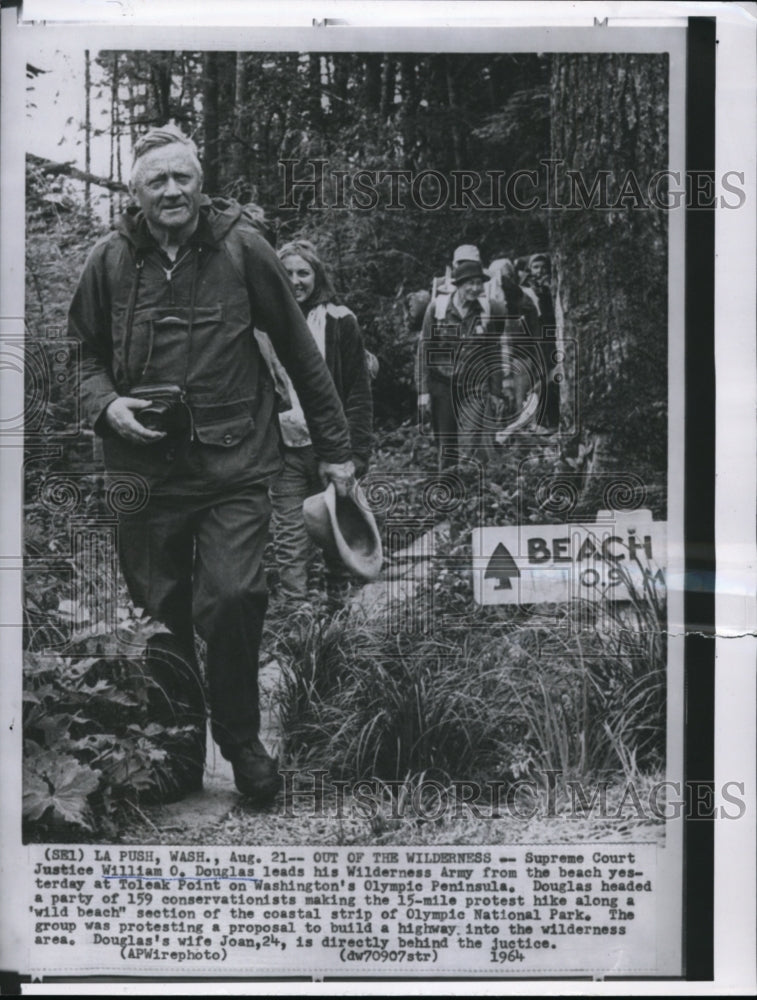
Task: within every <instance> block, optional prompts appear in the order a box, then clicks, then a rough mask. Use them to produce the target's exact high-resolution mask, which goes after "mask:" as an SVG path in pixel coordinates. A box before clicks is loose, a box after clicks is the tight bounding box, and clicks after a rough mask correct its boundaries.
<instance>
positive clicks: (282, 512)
mask: <svg viewBox="0 0 757 1000" xmlns="http://www.w3.org/2000/svg"><path fill="white" fill-rule="evenodd" d="M278 255H279V260H280V261H281V263H282V264H283V265H284V270H285V271H286V273H287V274H288V276H289V280H290V282H291V284H292V289H293V291H294V297H295V299H296V300H297V304H298V305H299V307H300V310H301V312H302V315H303V316H304V318H305V321H306V323H307V326H308V329H309V330H310V335H311V338H312V340H313V342H314V343H315V345H316V347H317V348H318V351H319V353H320V355H321V356H322V357H323V358H324V359H325V361H326V366H327V368H328V369H329V371H330V373H331V377H332V378H333V380H334V385H335V386H336V391H337V393H338V394H339V398H340V399H341V401H342V406H343V407H344V412H345V415H346V417H347V423H348V424H349V431H350V447H351V458H352V462H353V464H354V466H355V472H356V475H358V476H360V475H362V473H363V472H365V470H366V468H367V466H368V459H369V457H370V451H371V437H372V425H373V403H372V396H371V378H370V372H369V357H368V355H367V352H366V351H365V348H364V345H363V337H362V334H361V333H360V327H359V325H358V321H357V319H356V318H355V314H354V313H352V312H351V311H350V310H349V309H348V308H347V307H346V306H344V305H339V304H338V303H337V296H336V294H335V292H334V287H333V285H332V283H331V280H330V278H329V275H328V272H327V270H326V267H325V265H324V263H323V261H322V260H321V258H320V257H319V255H318V252H317V250H316V248H315V247H314V246H313V244H312V243H310V242H309V241H308V240H295V241H293V242H291V243H287V244H286V245H285V246H283V247H282V248H281V249H280V250H279V252H278ZM284 378H285V380H286V388H287V390H288V394H289V400H290V402H291V406H290V407H289V408H288V409H285V410H283V411H282V412H280V413H279V425H280V427H281V437H282V442H283V452H284V467H283V469H282V471H281V474H280V475H279V477H278V479H277V480H276V481H275V483H274V484H273V486H272V488H271V501H272V504H273V534H274V547H275V552H276V562H277V565H278V571H279V596H280V597H281V598H282V599H283V601H284V603H285V606H289V605H291V606H292V607H296V608H301V607H303V606H304V604H305V602H306V601H307V599H308V597H309V596H312V597H317V591H316V588H315V587H313V586H312V584H313V582H314V581H313V579H312V572H313V569H314V568H315V565H316V563H317V560H316V550H315V547H314V546H313V543H312V542H311V540H310V538H309V537H308V533H307V531H306V529H305V523H304V520H303V514H302V504H303V501H304V500H305V498H306V497H310V496H312V495H313V494H316V493H318V492H319V491H320V490H322V489H323V482H322V480H321V477H320V476H319V474H318V459H317V455H316V453H315V451H314V448H313V443H312V441H311V439H310V432H309V430H308V425H307V423H306V421H305V415H304V414H303V412H302V407H301V406H300V403H299V400H298V398H297V393H296V391H295V390H294V388H293V386H292V385H291V380H290V379H289V378H288V376H287V375H286V373H284ZM325 561H326V574H325V576H326V579H325V584H326V593H327V597H328V600H329V604H330V605H331V607H332V608H336V607H338V606H340V605H341V604H343V603H344V600H345V598H346V595H347V593H348V592H349V581H350V575H349V572H348V571H347V570H346V568H345V566H344V564H343V563H342V562H341V560H339V559H338V558H333V557H330V555H329V554H328V553H327V555H326V560H325Z"/></svg>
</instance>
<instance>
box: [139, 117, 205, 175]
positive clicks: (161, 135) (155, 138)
mask: <svg viewBox="0 0 757 1000" xmlns="http://www.w3.org/2000/svg"><path fill="white" fill-rule="evenodd" d="M174 144H178V145H180V146H186V147H187V149H188V150H189V152H190V153H191V154H192V157H193V159H194V161H195V165H196V166H197V171H198V173H199V174H200V176H202V166H201V164H200V157H199V154H198V152H197V146H195V144H194V142H193V140H192V139H190V138H189V136H188V135H184V133H183V132H182V131H181V129H180V128H179V127H178V125H173V124H169V125H163V126H161V127H160V128H151V129H150V131H149V132H145V134H144V135H142V136H140V137H139V139H137V141H136V143H135V145H134V160H133V162H132V166H131V178H130V182H129V183H130V186H132V185H134V184H135V183H136V180H137V173H138V170H139V161H140V160H141V159H142V157H143V156H144V155H145V153H149V152H150V150H151V149H159V148H160V147H161V146H173V145H174Z"/></svg>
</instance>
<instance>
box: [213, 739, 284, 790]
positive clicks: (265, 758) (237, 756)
mask: <svg viewBox="0 0 757 1000" xmlns="http://www.w3.org/2000/svg"><path fill="white" fill-rule="evenodd" d="M224 757H227V759H228V760H230V761H231V766H232V769H233V771H234V782H235V784H236V786H237V789H238V790H239V791H240V792H241V793H242V795H247V796H248V797H249V798H251V799H254V800H255V801H256V802H259V803H264V802H270V801H271V799H273V798H274V797H275V796H276V793H277V792H278V791H279V789H280V788H281V784H282V782H281V775H280V774H279V770H278V768H279V764H278V761H276V760H274V759H273V758H272V757H269V755H268V754H267V753H266V749H265V747H264V746H263V744H262V743H261V742H260V740H259V739H255V740H251V741H250V742H249V743H244V744H243V745H242V746H239V747H234V748H233V749H232V750H228V751H227V752H226V753H224Z"/></svg>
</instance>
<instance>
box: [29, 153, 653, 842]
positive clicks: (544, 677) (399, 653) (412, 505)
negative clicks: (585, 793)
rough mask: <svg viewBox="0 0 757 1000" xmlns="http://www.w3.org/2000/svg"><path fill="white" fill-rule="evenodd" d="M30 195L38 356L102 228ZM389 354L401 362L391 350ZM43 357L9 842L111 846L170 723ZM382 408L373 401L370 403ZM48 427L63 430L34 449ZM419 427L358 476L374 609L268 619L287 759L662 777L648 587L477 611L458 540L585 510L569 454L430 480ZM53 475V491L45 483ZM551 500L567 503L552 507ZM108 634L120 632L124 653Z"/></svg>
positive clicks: (98, 487)
mask: <svg viewBox="0 0 757 1000" xmlns="http://www.w3.org/2000/svg"><path fill="white" fill-rule="evenodd" d="M28 198H29V228H28V232H27V236H28V240H27V270H28V275H29V281H28V302H27V321H28V331H27V339H28V347H27V350H34V349H35V347H39V346H40V345H41V344H42V342H43V341H45V339H46V338H50V337H51V336H54V334H53V333H51V328H52V330H54V329H55V328H57V327H59V326H60V324H62V322H63V320H64V318H65V307H66V304H67V302H68V301H69V300H70V296H71V294H72V292H73V287H74V282H75V280H76V276H77V274H78V272H79V269H80V267H81V264H82V262H83V259H84V256H85V254H86V252H87V250H88V249H89V248H90V247H91V245H92V242H93V239H94V237H95V236H96V235H97V232H96V230H97V228H98V227H97V225H96V223H94V222H93V220H92V219H91V218H90V217H89V216H87V215H86V213H84V212H82V211H81V210H80V209H79V208H77V206H76V203H75V201H71V200H69V199H67V197H66V195H65V191H64V189H63V188H62V186H61V184H60V183H59V182H50V181H48V180H46V179H45V178H43V177H42V176H40V175H38V174H35V173H34V171H32V172H31V174H30V184H29V193H28ZM392 308H393V307H392ZM390 312H391V310H390V309H389V307H388V306H387V313H386V316H385V317H384V319H385V320H386V337H387V344H386V345H382V346H384V347H386V348H387V351H388V348H389V339H390V337H391V336H392V335H393V334H392V330H393V324H395V320H396V317H394V314H393V313H392V314H391V315H390ZM382 315H383V314H382ZM393 317H394V318H393ZM373 346H376V345H375V344H374V345H373ZM45 351H46V352H47V353H45ZM403 351H404V354H403V358H404V359H405V360H404V362H403V365H404V367H405V368H407V369H408V371H409V367H408V366H409V365H410V364H411V360H412V350H411V344H410V340H409V339H408V340H407V342H404V341H403ZM55 352H56V345H55V343H53V344H52V347H51V346H50V345H49V344H48V345H47V346H46V347H45V348H44V351H43V350H42V348H41V347H40V353H39V355H38V364H37V366H36V368H34V367H33V366H32V368H30V366H29V365H27V375H29V372H30V371H31V374H32V375H34V372H35V371H37V372H38V373H39V372H42V373H43V375H42V376H41V381H38V382H35V381H34V380H33V379H32V380H31V381H27V404H28V407H29V411H28V412H30V413H34V414H35V415H37V416H36V417H35V419H38V423H39V427H40V433H39V434H37V436H36V437H34V436H30V437H29V438H28V445H29V447H28V453H27V464H26V478H25V487H26V511H25V513H26V518H25V553H26V559H27V563H26V567H25V568H26V577H25V581H26V593H25V616H26V617H25V624H26V631H25V634H26V648H25V668H24V822H25V827H24V833H25V837H26V839H42V840H46V839H47V840H49V839H58V840H66V839H82V838H83V839H86V838H90V839H98V838H102V837H103V836H117V835H118V828H119V823H120V822H121V819H122V818H123V816H124V813H125V812H129V811H130V812H131V813H132V814H134V812H135V811H136V812H138V811H139V809H140V803H141V802H143V801H145V800H146V799H148V798H149V797H150V795H151V794H152V793H155V792H159V791H160V788H161V782H162V773H163V772H162V768H163V765H164V763H165V761H166V755H167V753H168V752H169V750H170V748H171V747H172V746H175V745H177V743H180V742H181V737H182V733H181V731H180V730H177V729H175V728H174V729H172V728H170V727H165V726H161V725H159V724H158V723H156V722H155V721H154V719H153V718H151V712H150V699H151V693H154V692H152V691H151V687H152V685H151V682H150V680H149V679H148V678H147V677H146V676H145V672H144V670H143V668H142V653H141V650H142V647H143V646H144V639H145V638H146V636H147V633H148V629H149V626H145V625H144V623H142V622H140V621H139V620H138V618H137V615H136V614H135V610H134V609H133V608H132V607H131V605H130V603H129V601H128V599H127V596H126V593H125V589H124V585H123V583H122V582H121V581H120V579H119V578H118V575H117V572H116V569H115V563H114V561H113V559H114V549H113V547H112V546H111V545H110V541H109V538H110V536H109V535H108V530H107V524H108V523H110V524H112V523H113V521H114V518H113V515H112V512H111V513H109V511H108V510H107V509H106V508H107V505H104V502H103V490H104V485H103V479H102V474H101V464H100V460H99V458H97V457H96V456H95V455H94V452H93V438H92V436H91V434H90V435H88V434H87V433H86V432H82V431H81V429H80V428H79V427H78V425H77V417H76V413H75V406H74V394H73V393H69V394H68V395H66V391H65V390H66V386H63V387H62V388H59V389H58V390H56V392H53V390H52V388H51V385H52V372H53V368H51V367H49V366H48V367H47V368H45V365H48V361H49V357H53V359H54V357H55ZM28 356H29V355H27V357H28ZM45 359H48V360H45ZM408 377H409V376H408ZM405 389H406V390H407V391H406V392H405V395H406V396H408V398H409V396H410V395H411V393H410V390H409V389H408V388H407V387H405ZM376 391H377V392H380V391H383V390H381V387H380V386H378V387H377V390H376ZM40 393H42V396H43V397H44V398H43V399H42V402H43V403H44V407H42V409H40V398H41V397H40ZM45 393H46V395H45ZM385 395H386V394H385ZM403 398H404V397H403ZM391 403H392V398H391V397H390V396H388V395H386V398H385V399H384V407H385V409H389V410H391ZM402 416H405V413H403V414H402ZM35 426H36V425H35ZM48 426H52V427H53V428H54V429H55V431H56V432H57V433H58V434H59V435H60V436H59V437H58V438H57V439H56V443H55V448H53V449H49V448H48V449H47V450H45V447H44V445H45V444H46V443H47V442H46V441H45V440H44V438H45V434H44V430H45V428H46V427H48ZM427 430H428V429H426V432H422V431H421V429H419V427H418V426H417V423H416V421H415V420H413V419H405V420H404V422H402V423H399V424H397V423H395V424H393V425H392V426H389V427H384V428H382V429H380V430H379V432H378V434H377V446H376V449H375V452H374V457H373V464H372V471H371V472H370V473H369V474H368V475H367V477H366V478H365V480H364V488H365V492H366V495H367V496H368V498H369V502H370V504H371V506H372V508H373V509H374V511H375V513H376V516H377V519H378V521H379V523H380V525H381V528H382V531H383V534H384V542H385V551H386V555H387V565H386V570H385V578H384V579H383V581H382V582H381V583H380V584H374V585H371V586H373V587H374V588H375V589H376V588H377V591H376V590H375V591H374V595H373V596H374V597H375V598H376V600H375V601H374V600H372V599H366V600H363V601H361V602H360V603H359V604H358V605H353V606H352V607H351V608H349V609H346V610H344V611H342V612H339V613H337V614H335V615H329V616H326V615H323V614H320V613H312V614H307V613H301V614H299V615H297V616H291V615H290V616H287V617H286V619H285V620H278V621H277V620H276V619H275V618H274V619H272V620H271V622H269V623H268V624H267V626H266V628H267V633H266V635H267V639H268V643H269V652H272V653H273V654H274V655H275V656H276V658H277V659H278V661H279V663H280V665H281V669H282V675H283V676H282V682H281V687H280V691H279V696H280V716H281V725H282V731H283V737H282V738H283V750H284V760H285V762H286V764H287V766H288V767H295V768H297V767H300V768H323V769H325V770H327V771H328V772H329V774H330V776H331V777H332V778H339V779H342V780H347V781H357V780H359V779H365V778H370V779H375V780H377V781H379V782H387V783H388V782H397V783H399V785H400V787H401V788H404V789H405V792H404V793H396V792H395V793H393V794H409V793H410V792H411V791H412V790H413V789H415V788H417V787H418V786H419V784H422V783H423V781H424V780H425V781H429V780H432V779H433V780H434V781H436V782H440V783H442V785H444V784H447V783H450V782H455V781H467V780H470V781H479V782H486V781H500V782H503V783H504V784H505V786H507V785H510V784H514V783H516V782H518V781H519V780H521V779H524V778H525V779H531V780H533V781H534V782H535V783H536V784H537V785H539V784H542V785H543V784H544V783H545V782H546V781H547V778H546V777H545V775H547V774H550V773H551V774H553V775H554V774H559V782H560V784H561V791H562V793H563V794H564V793H565V789H566V787H567V785H566V783H567V782H570V781H574V780H602V779H604V778H608V777H609V778H610V779H617V780H625V781H630V780H634V781H636V780H641V781H643V780H645V776H648V775H650V774H653V773H659V772H660V770H661V769H664V743H665V704H666V684H665V648H666V643H665V638H664V637H665V630H666V616H665V604H664V597H663V595H662V593H661V592H658V589H657V585H656V583H655V581H654V580H653V579H647V578H645V582H644V585H643V588H642V589H641V590H640V589H638V588H637V587H635V586H634V585H633V583H632V582H631V581H630V580H629V581H628V589H629V591H630V596H631V600H630V601H629V602H625V603H623V604H622V605H621V604H618V605H614V604H612V603H609V604H602V603H599V604H590V603H583V602H574V603H572V604H570V605H568V604H566V605H558V606H540V607H536V606H530V607H529V606H523V607H520V606H517V605H508V606H501V607H480V606H477V605H476V604H475V603H474V601H473V579H472V570H471V532H472V529H473V528H474V527H475V526H477V525H514V524H527V523H544V522H549V523H554V522H556V521H557V522H559V521H560V520H564V521H569V520H571V519H573V520H576V519H578V518H581V519H583V520H591V519H593V518H594V516H595V515H596V512H597V510H598V509H599V508H600V507H601V506H602V504H603V503H604V494H602V491H601V490H600V492H599V495H590V494H588V493H587V492H586V491H585V490H580V489H577V488H576V483H579V484H580V483H581V481H582V479H581V477H582V475H583V472H584V465H585V462H586V458H587V456H586V455H584V454H582V452H581V451H580V448H577V450H576V451H575V452H571V451H570V448H569V447H568V446H566V445H565V443H564V442H563V443H560V442H556V441H555V440H554V439H551V438H545V439H540V440H538V441H532V442H529V444H528V447H525V448H524V447H521V448H520V449H516V448H512V449H504V450H503V454H502V458H501V461H500V462H499V464H498V466H497V467H496V468H495V467H493V466H490V467H489V468H488V469H487V471H486V474H485V475H483V474H482V471H481V469H480V468H479V467H478V466H476V465H475V464H474V463H470V464H468V465H463V466H462V467H460V468H458V469H456V470H454V471H449V472H447V473H445V474H443V475H438V474H436V473H435V472H434V471H433V470H434V468H435V458H434V454H433V445H432V442H431V439H430V436H429V434H428V433H427ZM56 472H58V473H61V474H62V476H63V477H64V478H65V482H63V481H61V482H55V481H54V480H53V479H51V475H53V474H55V473H56ZM636 473H637V474H636V477H635V480H634V481H631V486H630V487H628V488H627V491H626V494H625V495H624V497H623V500H624V504H625V507H626V509H634V508H635V507H639V506H644V507H649V508H651V509H652V511H653V514H654V516H655V517H657V518H664V516H665V495H664V490H663V489H662V487H661V485H660V484H659V482H658V481H656V480H655V478H654V476H653V475H652V474H649V475H647V474H646V472H645V470H643V469H637V470H636ZM634 482H637V483H646V484H647V485H646V486H644V487H638V486H634V484H633V483H634ZM545 484H546V485H545ZM550 484H551V485H550ZM571 490H572V491H573V493H571ZM628 490H630V492H628ZM634 491H636V492H634ZM566 495H570V496H572V497H573V500H571V503H570V504H568V505H563V506H561V503H562V501H563V500H564V498H565V496H566ZM573 501H575V502H573ZM550 504H551V506H550ZM83 525H87V526H89V527H90V528H92V529H93V531H95V534H96V533H97V531H96V530H95V529H97V530H100V529H103V530H102V531H101V533H100V534H99V535H98V537H97V539H95V541H94V542H93V541H92V536H91V535H90V536H88V538H89V540H88V542H87V544H88V545H89V549H86V550H82V549H81V548H77V545H78V542H77V543H76V544H75V531H76V529H77V526H79V527H81V526H83ZM410 529H412V531H410ZM430 531H434V532H435V544H434V551H433V555H432V556H431V557H430V558H428V559H427V560H426V562H425V563H424V566H423V569H422V572H420V573H419V574H417V575H413V573H412V572H408V568H409V567H411V564H412V559H407V558H405V557H404V556H403V554H402V551H401V548H402V545H401V544H400V542H397V538H400V541H401V539H402V538H403V537H405V536H407V537H406V541H407V540H411V536H412V538H414V539H416V540H417V539H418V538H420V537H422V536H424V535H425V534H426V533H427V532H430ZM403 532H405V535H403ZM93 546H94V547H93ZM97 546H101V549H97ZM109 546H110V547H109ZM107 553H110V554H109V555H107ZM115 632H120V633H121V638H123V634H124V633H128V635H129V646H127V647H125V646H124V644H123V642H118V641H116V639H115V638H114V634H115ZM376 822H377V824H378V825H376V827H375V829H374V833H375V834H376V836H377V838H380V836H381V835H382V829H381V828H380V827H381V821H380V819H379V820H377V821H376Z"/></svg>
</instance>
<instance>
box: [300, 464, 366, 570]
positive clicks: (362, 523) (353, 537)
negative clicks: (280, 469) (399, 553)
mask: <svg viewBox="0 0 757 1000" xmlns="http://www.w3.org/2000/svg"><path fill="white" fill-rule="evenodd" d="M302 516H303V518H304V521H305V528H306V529H307V532H308V534H309V535H310V537H311V538H312V539H313V541H314V542H315V543H316V545H318V546H319V547H320V548H322V549H323V551H324V552H325V553H326V555H328V556H331V558H333V559H339V560H340V561H341V562H342V563H344V565H345V566H346V567H347V569H349V570H351V571H352V572H353V573H354V574H355V575H356V576H359V577H361V579H363V580H375V579H376V577H377V576H378V575H379V573H380V572H381V565H382V563H383V559H384V555H383V551H382V548H381V537H380V535H379V532H378V526H377V524H376V519H375V517H374V516H373V514H372V513H371V511H370V510H369V508H368V504H367V501H366V499H365V495H364V493H363V491H362V490H361V489H360V487H359V486H358V485H357V484H355V486H353V487H352V489H351V490H350V491H349V493H348V494H347V496H343V497H340V496H338V495H337V493H336V490H335V489H334V484H333V483H329V485H328V486H327V487H326V489H325V490H324V491H323V493H316V494H315V495H314V496H312V497H307V499H306V500H305V501H304V503H303V504H302Z"/></svg>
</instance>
